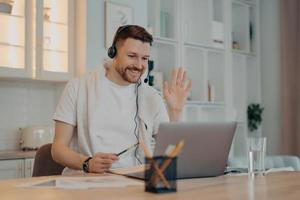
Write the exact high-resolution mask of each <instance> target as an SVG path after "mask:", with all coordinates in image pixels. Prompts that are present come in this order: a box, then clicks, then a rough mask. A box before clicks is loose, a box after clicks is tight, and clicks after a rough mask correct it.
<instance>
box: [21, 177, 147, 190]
mask: <svg viewBox="0 0 300 200" xmlns="http://www.w3.org/2000/svg"><path fill="white" fill-rule="evenodd" d="M143 184H144V183H143V182H141V181H138V180H134V179H130V178H126V177H123V176H115V175H109V176H88V177H60V178H52V179H47V180H43V181H38V182H37V181H35V182H30V183H26V184H22V185H19V187H26V188H64V189H89V188H115V187H127V186H139V185H143Z"/></svg>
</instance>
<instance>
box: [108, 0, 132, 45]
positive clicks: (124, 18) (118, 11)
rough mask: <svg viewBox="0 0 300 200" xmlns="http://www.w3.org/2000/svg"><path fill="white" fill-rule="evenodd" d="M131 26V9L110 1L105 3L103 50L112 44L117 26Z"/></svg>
mask: <svg viewBox="0 0 300 200" xmlns="http://www.w3.org/2000/svg"><path fill="white" fill-rule="evenodd" d="M127 24H133V8H132V7H130V6H127V5H122V4H118V3H114V2H110V1H106V2H105V48H106V49H108V48H109V47H110V46H111V45H112V42H113V38H114V35H115V32H116V30H117V29H118V27H119V26H124V25H127Z"/></svg>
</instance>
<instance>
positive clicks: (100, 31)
mask: <svg viewBox="0 0 300 200" xmlns="http://www.w3.org/2000/svg"><path fill="white" fill-rule="evenodd" d="M104 2H105V0H88V1H87V33H86V36H87V44H86V45H87V58H86V59H87V60H86V63H87V66H86V69H87V70H90V69H93V68H95V67H96V66H98V65H99V64H101V63H102V61H103V58H106V57H107V56H106V55H107V53H106V49H105V48H104V44H105V43H104V37H105V35H104V30H105V23H104ZM111 2H115V3H119V4H122V5H128V6H130V7H132V8H133V10H134V14H133V16H134V24H138V25H141V26H146V25H147V1H146V0H113V1H111Z"/></svg>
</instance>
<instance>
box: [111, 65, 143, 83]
mask: <svg viewBox="0 0 300 200" xmlns="http://www.w3.org/2000/svg"><path fill="white" fill-rule="evenodd" d="M116 71H117V72H118V73H119V74H120V76H121V77H122V79H123V80H124V81H127V82H129V83H137V82H139V80H140V78H141V76H142V74H143V69H138V68H136V67H126V68H125V69H124V70H122V69H120V68H117V69H116ZM132 71H133V72H134V73H139V75H134V74H131V73H132ZM133 76H134V77H133Z"/></svg>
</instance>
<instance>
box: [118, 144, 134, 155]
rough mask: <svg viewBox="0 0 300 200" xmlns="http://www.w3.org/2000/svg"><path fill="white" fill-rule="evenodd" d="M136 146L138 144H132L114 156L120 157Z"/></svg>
mask: <svg viewBox="0 0 300 200" xmlns="http://www.w3.org/2000/svg"><path fill="white" fill-rule="evenodd" d="M138 144H139V143H136V144H134V145H132V146H130V147H128V148H127V149H125V150H123V151H121V152H120V153H117V154H116V155H117V156H120V155H122V154H123V153H125V152H127V151H129V150H130V149H132V148H134V147H136V146H137V145H138Z"/></svg>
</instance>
